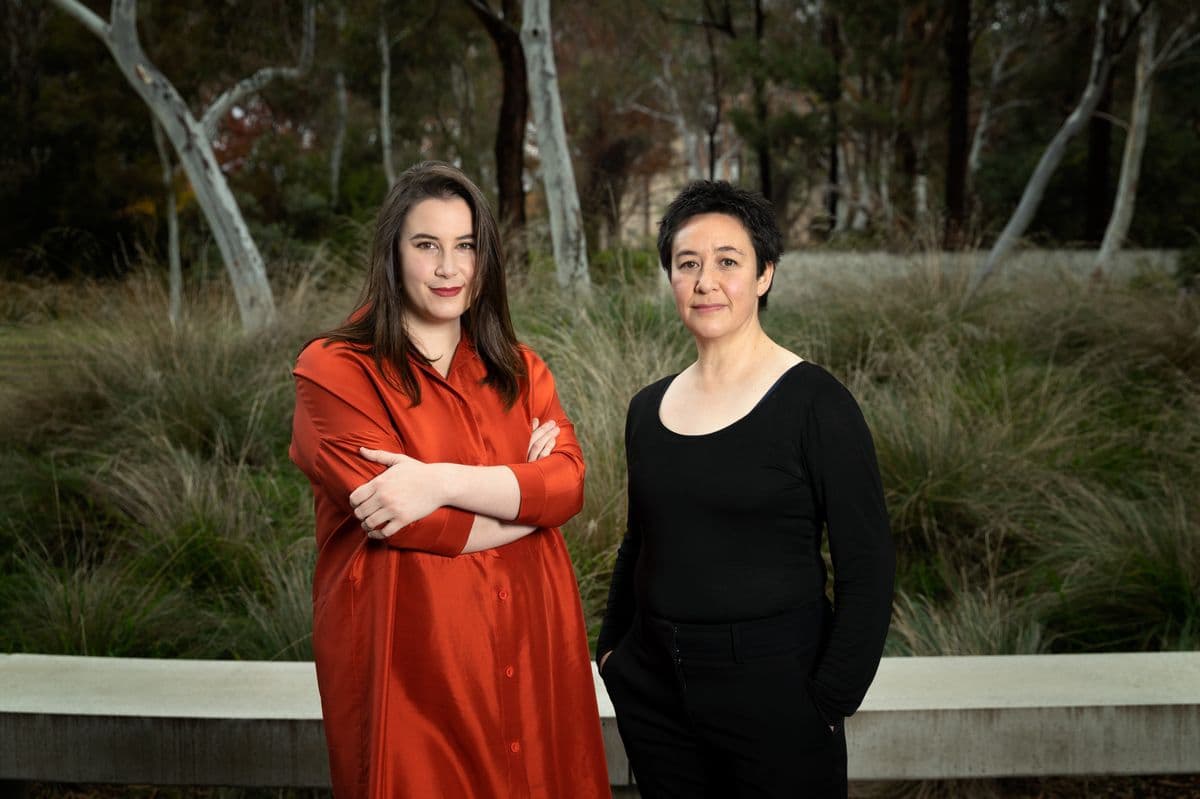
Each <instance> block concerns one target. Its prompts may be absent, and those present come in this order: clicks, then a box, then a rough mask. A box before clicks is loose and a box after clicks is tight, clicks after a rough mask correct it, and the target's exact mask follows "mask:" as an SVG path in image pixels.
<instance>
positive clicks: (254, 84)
mask: <svg viewBox="0 0 1200 799" xmlns="http://www.w3.org/2000/svg"><path fill="white" fill-rule="evenodd" d="M316 17H317V12H316V5H315V3H314V2H313V0H305V2H304V41H303V44H302V45H301V48H300V63H298V64H297V65H296V66H294V67H263V68H262V69H260V70H258V71H257V72H255V73H254V74H253V75H251V76H250V77H248V78H245V79H244V80H241V81H239V82H238V83H236V84H234V85H233V86H230V87H229V88H228V89H226V90H225V91H224V92H222V94H221V96H219V97H218V98H217V99H216V100H213V102H212V105H210V106H209V107H208V110H206V111H205V112H204V116H203V117H202V118H201V120H200V124H201V125H203V126H204V132H205V134H207V135H208V136H209V137H210V138H211V137H213V136H215V135H216V133H217V126H218V125H220V124H221V120H222V119H224V118H225V115H226V114H228V113H229V110H230V109H231V108H233V106H235V105H236V104H237V103H239V102H241V101H242V100H244V99H245V98H246V97H248V96H250V95H251V94H254V93H255V92H257V91H259V90H260V89H262V87H264V86H266V85H267V84H268V83H270V82H271V81H273V80H275V79H276V78H291V79H293V80H294V79H296V78H299V77H301V76H303V75H304V73H306V72H308V70H309V68H310V67H311V66H312V60H313V47H314V43H315V41H316V28H317V23H316Z"/></svg>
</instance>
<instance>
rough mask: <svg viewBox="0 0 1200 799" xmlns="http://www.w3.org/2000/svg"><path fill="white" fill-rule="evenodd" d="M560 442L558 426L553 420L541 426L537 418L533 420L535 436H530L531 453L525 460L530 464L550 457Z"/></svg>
mask: <svg viewBox="0 0 1200 799" xmlns="http://www.w3.org/2000/svg"><path fill="white" fill-rule="evenodd" d="M556 441H558V425H557V424H556V423H555V421H554V420H553V419H551V420H549V421H548V422H546V423H544V424H542V425H539V424H538V420H537V417H534V419H533V434H532V435H530V436H529V452H528V454H527V456H526V458H525V460H527V461H528V462H529V463H533V462H534V461H536V460H541V459H542V458H544V457H546V456H547V455H549V454H550V453H551V452H553V451H554V444H555V442H556Z"/></svg>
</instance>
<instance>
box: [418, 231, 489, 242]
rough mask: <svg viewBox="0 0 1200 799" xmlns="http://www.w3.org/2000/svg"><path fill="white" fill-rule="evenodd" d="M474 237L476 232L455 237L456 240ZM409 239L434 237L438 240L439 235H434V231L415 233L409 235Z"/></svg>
mask: <svg viewBox="0 0 1200 799" xmlns="http://www.w3.org/2000/svg"><path fill="white" fill-rule="evenodd" d="M473 238H475V234H474V233H463V234H462V235H461V236H458V237H457V238H455V241H462V240H463V239H473ZM408 239H409V241H415V240H416V239H433V240H434V241H437V236H435V235H433V234H432V233H414V234H412V235H411V236H409V237H408Z"/></svg>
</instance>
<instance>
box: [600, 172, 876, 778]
mask: <svg viewBox="0 0 1200 799" xmlns="http://www.w3.org/2000/svg"><path fill="white" fill-rule="evenodd" d="M658 246H659V254H660V257H661V260H662V266H663V268H664V269H665V270H666V272H667V275H668V277H669V279H670V282H671V291H672V294H673V295H674V298H675V305H676V308H677V310H678V312H679V315H680V318H681V319H682V321H683V323H684V325H685V326H686V327H687V328H688V330H689V331H690V332H691V334H692V336H693V338H694V339H695V342H696V352H697V359H696V361H695V362H694V363H693V364H691V365H690V366H688V367H687V368H686V369H684V370H683V371H682V372H680V373H679V374H678V375H672V376H670V377H666V378H663V379H662V380H659V381H658V382H656V383H653V384H651V385H649V386H647V387H646V388H644V389H642V390H641V391H640V392H639V393H638V394H637V395H636V396H635V397H634V398H633V400H632V401H631V402H630V405H629V413H628V416H627V419H626V428H625V447H626V457H627V463H628V470H629V513H628V530H627V532H626V534H625V538H624V539H623V540H622V542H621V547H620V549H619V551H618V554H617V562H616V565H615V567H614V569H613V578H612V585H611V587H610V590H609V595H608V607H607V610H606V612H605V617H604V623H603V625H602V627H601V630H600V637H599V641H598V643H597V647H596V652H597V655H598V658H599V666H600V669H601V676H602V677H603V679H604V681H605V683H606V685H607V687H608V693H609V696H610V697H611V698H612V701H613V705H614V706H615V708H616V711H617V723H618V727H619V729H620V733H621V738H622V740H623V741H624V743H625V749H626V752H627V753H628V754H629V760H630V764H631V766H632V767H633V772H634V775H635V777H636V779H637V784H638V789H639V790H640V792H641V795H642V796H643V797H645V799H657V798H658V797H739V796H747V797H749V796H754V797H838V796H845V795H846V739H845V734H844V731H843V728H842V720H843V719H844V718H845V717H846V716H849V715H850V714H852V713H853V712H854V711H855V710H856V709H857V707H858V705H859V703H860V702H861V701H862V698H863V695H864V694H865V693H866V690H867V687H868V686H869V684H870V682H871V680H872V679H873V677H874V674H875V670H876V668H877V666H878V663H879V658H880V655H881V653H882V650H883V643H884V638H885V637H886V634H887V628H888V621H889V618H890V615H891V597H892V581H893V576H894V571H895V556H894V552H893V549H892V540H891V534H890V532H889V529H888V520H887V511H886V508H885V507H884V499H883V490H882V486H881V484H880V478H879V470H878V466H877V464H876V460H875V451H874V447H873V445H872V442H871V435H870V432H869V431H868V429H867V425H866V423H865V421H864V420H863V416H862V413H861V411H860V410H859V408H858V405H857V403H856V402H855V400H854V398H853V397H852V396H851V395H850V392H849V391H848V390H847V389H846V388H845V387H844V386H843V385H842V384H841V383H840V382H838V381H837V380H836V379H835V378H834V377H833V376H832V375H830V374H829V373H828V372H827V371H825V370H824V369H822V368H821V367H819V366H816V365H814V364H812V363H809V362H808V361H805V360H803V359H802V358H800V357H798V356H796V355H794V354H793V353H791V352H789V351H788V350H786V349H784V348H783V347H781V346H779V345H778V344H776V343H775V342H774V341H772V340H771V339H770V337H769V336H767V334H766V333H765V332H764V331H763V329H762V327H761V326H760V324H759V309H760V308H762V307H763V306H765V305H766V299H767V294H768V292H769V291H770V289H771V282H772V279H773V278H774V274H775V269H776V266H777V264H778V261H779V257H780V252H781V250H782V236H781V235H780V232H779V229H778V227H777V225H776V223H775V218H774V212H773V210H772V208H771V206H770V204H769V203H768V202H767V201H766V200H764V199H763V198H762V197H761V196H760V195H758V194H755V193H751V192H747V191H743V190H740V189H736V188H734V187H732V186H730V185H729V184H728V183H724V182H708V181H702V182H697V183H693V184H691V185H689V186H688V187H687V188H685V189H684V190H683V192H682V193H680V195H679V196H678V197H676V199H675V200H674V201H673V202H672V203H671V205H670V207H669V208H668V209H667V212H666V215H665V216H664V217H663V220H662V223H661V226H660V230H659V239H658ZM823 531H827V535H828V541H829V549H830V552H831V554H832V560H833V571H834V582H833V594H834V601H833V602H832V603H830V602H829V600H828V599H827V598H826V595H825V583H826V573H825V564H824V561H823V560H822V556H821V541H822V537H823V535H822V533H823Z"/></svg>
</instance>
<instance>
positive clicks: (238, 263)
mask: <svg viewBox="0 0 1200 799" xmlns="http://www.w3.org/2000/svg"><path fill="white" fill-rule="evenodd" d="M52 2H53V3H54V4H55V5H56V6H57V7H58V8H60V9H61V10H62V11H64V12H65V13H67V14H68V15H70V16H71V17H73V18H74V19H76V20H77V21H78V22H80V24H82V25H83V26H84V27H85V28H86V29H87V30H88V31H89V32H91V33H92V34H93V35H95V36H96V37H97V38H98V39H100V41H101V42H102V43H103V44H104V45H105V47H106V48H107V49H108V50H109V52H110V53H111V54H112V56H113V59H114V61H115V62H116V64H117V66H118V68H119V69H120V71H121V73H122V75H124V77H125V78H126V80H127V81H128V82H129V84H130V85H131V86H132V87H133V88H134V90H135V91H136V92H137V94H138V95H139V96H140V97H141V98H142V100H143V101H144V102H145V103H146V105H147V106H148V107H149V109H150V112H151V114H152V115H153V117H154V120H155V122H156V123H157V124H158V125H160V126H161V127H162V130H163V133H165V135H166V137H167V139H168V140H169V141H170V143H171V146H172V148H173V149H174V151H175V155H176V157H177V158H178V159H179V162H180V164H181V165H182V166H183V169H184V171H185V172H186V174H187V176H188V180H189V181H190V182H191V185H192V188H193V190H194V191H195V194H196V201H197V204H198V205H199V206H200V208H201V209H202V211H203V213H204V216H205V219H206V220H207V222H208V225H209V228H210V230H211V231H212V234H213V238H214V239H215V240H216V243H217V247H218V249H219V250H220V251H221V256H222V259H223V260H224V262H225V267H226V271H227V272H228V274H229V278H230V281H231V283H232V285H233V292H234V297H235V299H236V301H237V306H238V312H239V315H240V317H241V321H242V326H243V328H245V329H246V330H247V331H253V330H257V329H260V328H262V327H265V326H266V325H268V324H270V322H271V321H272V320H273V319H274V316H275V300H274V297H273V295H272V293H271V285H270V282H269V281H268V280H267V273H266V267H265V265H264V264H263V259H262V255H261V254H260V253H259V250H258V247H257V246H256V245H255V243H254V239H253V238H252V237H251V235H250V230H249V228H248V227H247V226H246V222H245V219H244V217H243V216H242V213H241V209H240V208H239V207H238V204H237V201H236V200H235V199H234V196H233V193H232V192H231V191H230V189H229V185H228V183H227V182H226V180H225V176H224V173H223V172H222V170H221V167H220V164H219V163H218V161H217V158H216V155H215V154H214V152H213V147H212V140H213V138H214V136H215V135H216V132H217V127H218V125H219V124H220V122H221V120H222V119H224V117H225V116H226V115H227V114H228V113H229V112H230V111H231V109H233V107H234V106H235V105H236V104H237V103H239V102H241V101H242V100H244V99H245V98H246V97H247V96H249V95H251V94H253V93H255V92H257V91H259V90H260V89H262V88H263V87H264V86H266V85H267V84H268V83H270V82H271V81H272V80H275V79H276V78H297V77H299V76H301V75H303V74H304V73H305V72H306V71H307V70H308V68H309V66H310V65H311V63H312V56H313V43H314V39H315V24H316V23H315V5H314V2H313V0H306V2H305V6H304V14H303V16H304V26H303V27H304V36H303V42H304V44H303V46H302V51H301V55H300V59H299V63H298V64H297V65H296V66H294V67H266V68H263V69H260V70H258V71H256V72H255V73H254V74H252V75H250V76H249V77H247V78H244V79H243V80H240V81H238V82H237V83H236V84H234V85H233V86H231V87H229V88H228V89H227V90H225V91H224V92H222V93H221V94H220V95H218V96H217V97H216V99H215V100H213V102H212V103H211V104H209V106H208V107H207V109H206V110H205V111H204V113H203V115H202V116H201V117H200V118H199V119H197V118H196V116H195V115H194V114H193V113H192V111H191V109H190V108H189V107H188V104H187V103H186V102H185V101H184V99H183V98H182V97H181V96H180V94H179V92H178V91H177V90H176V88H175V86H174V84H173V83H172V82H171V81H170V80H169V79H168V78H167V77H166V76H165V75H164V74H163V73H162V71H161V70H159V68H158V67H157V66H155V65H154V64H153V63H152V62H151V61H150V59H149V57H148V56H147V55H146V52H145V50H144V49H143V48H142V44H141V41H140V40H139V37H138V31H137V23H138V18H137V2H136V0H113V3H112V7H111V10H110V12H109V15H110V18H109V19H108V20H105V19H103V18H102V17H100V16H99V15H97V14H95V13H94V12H93V11H91V10H90V9H89V8H87V7H86V6H84V5H83V4H82V3H80V2H78V0H52Z"/></svg>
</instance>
